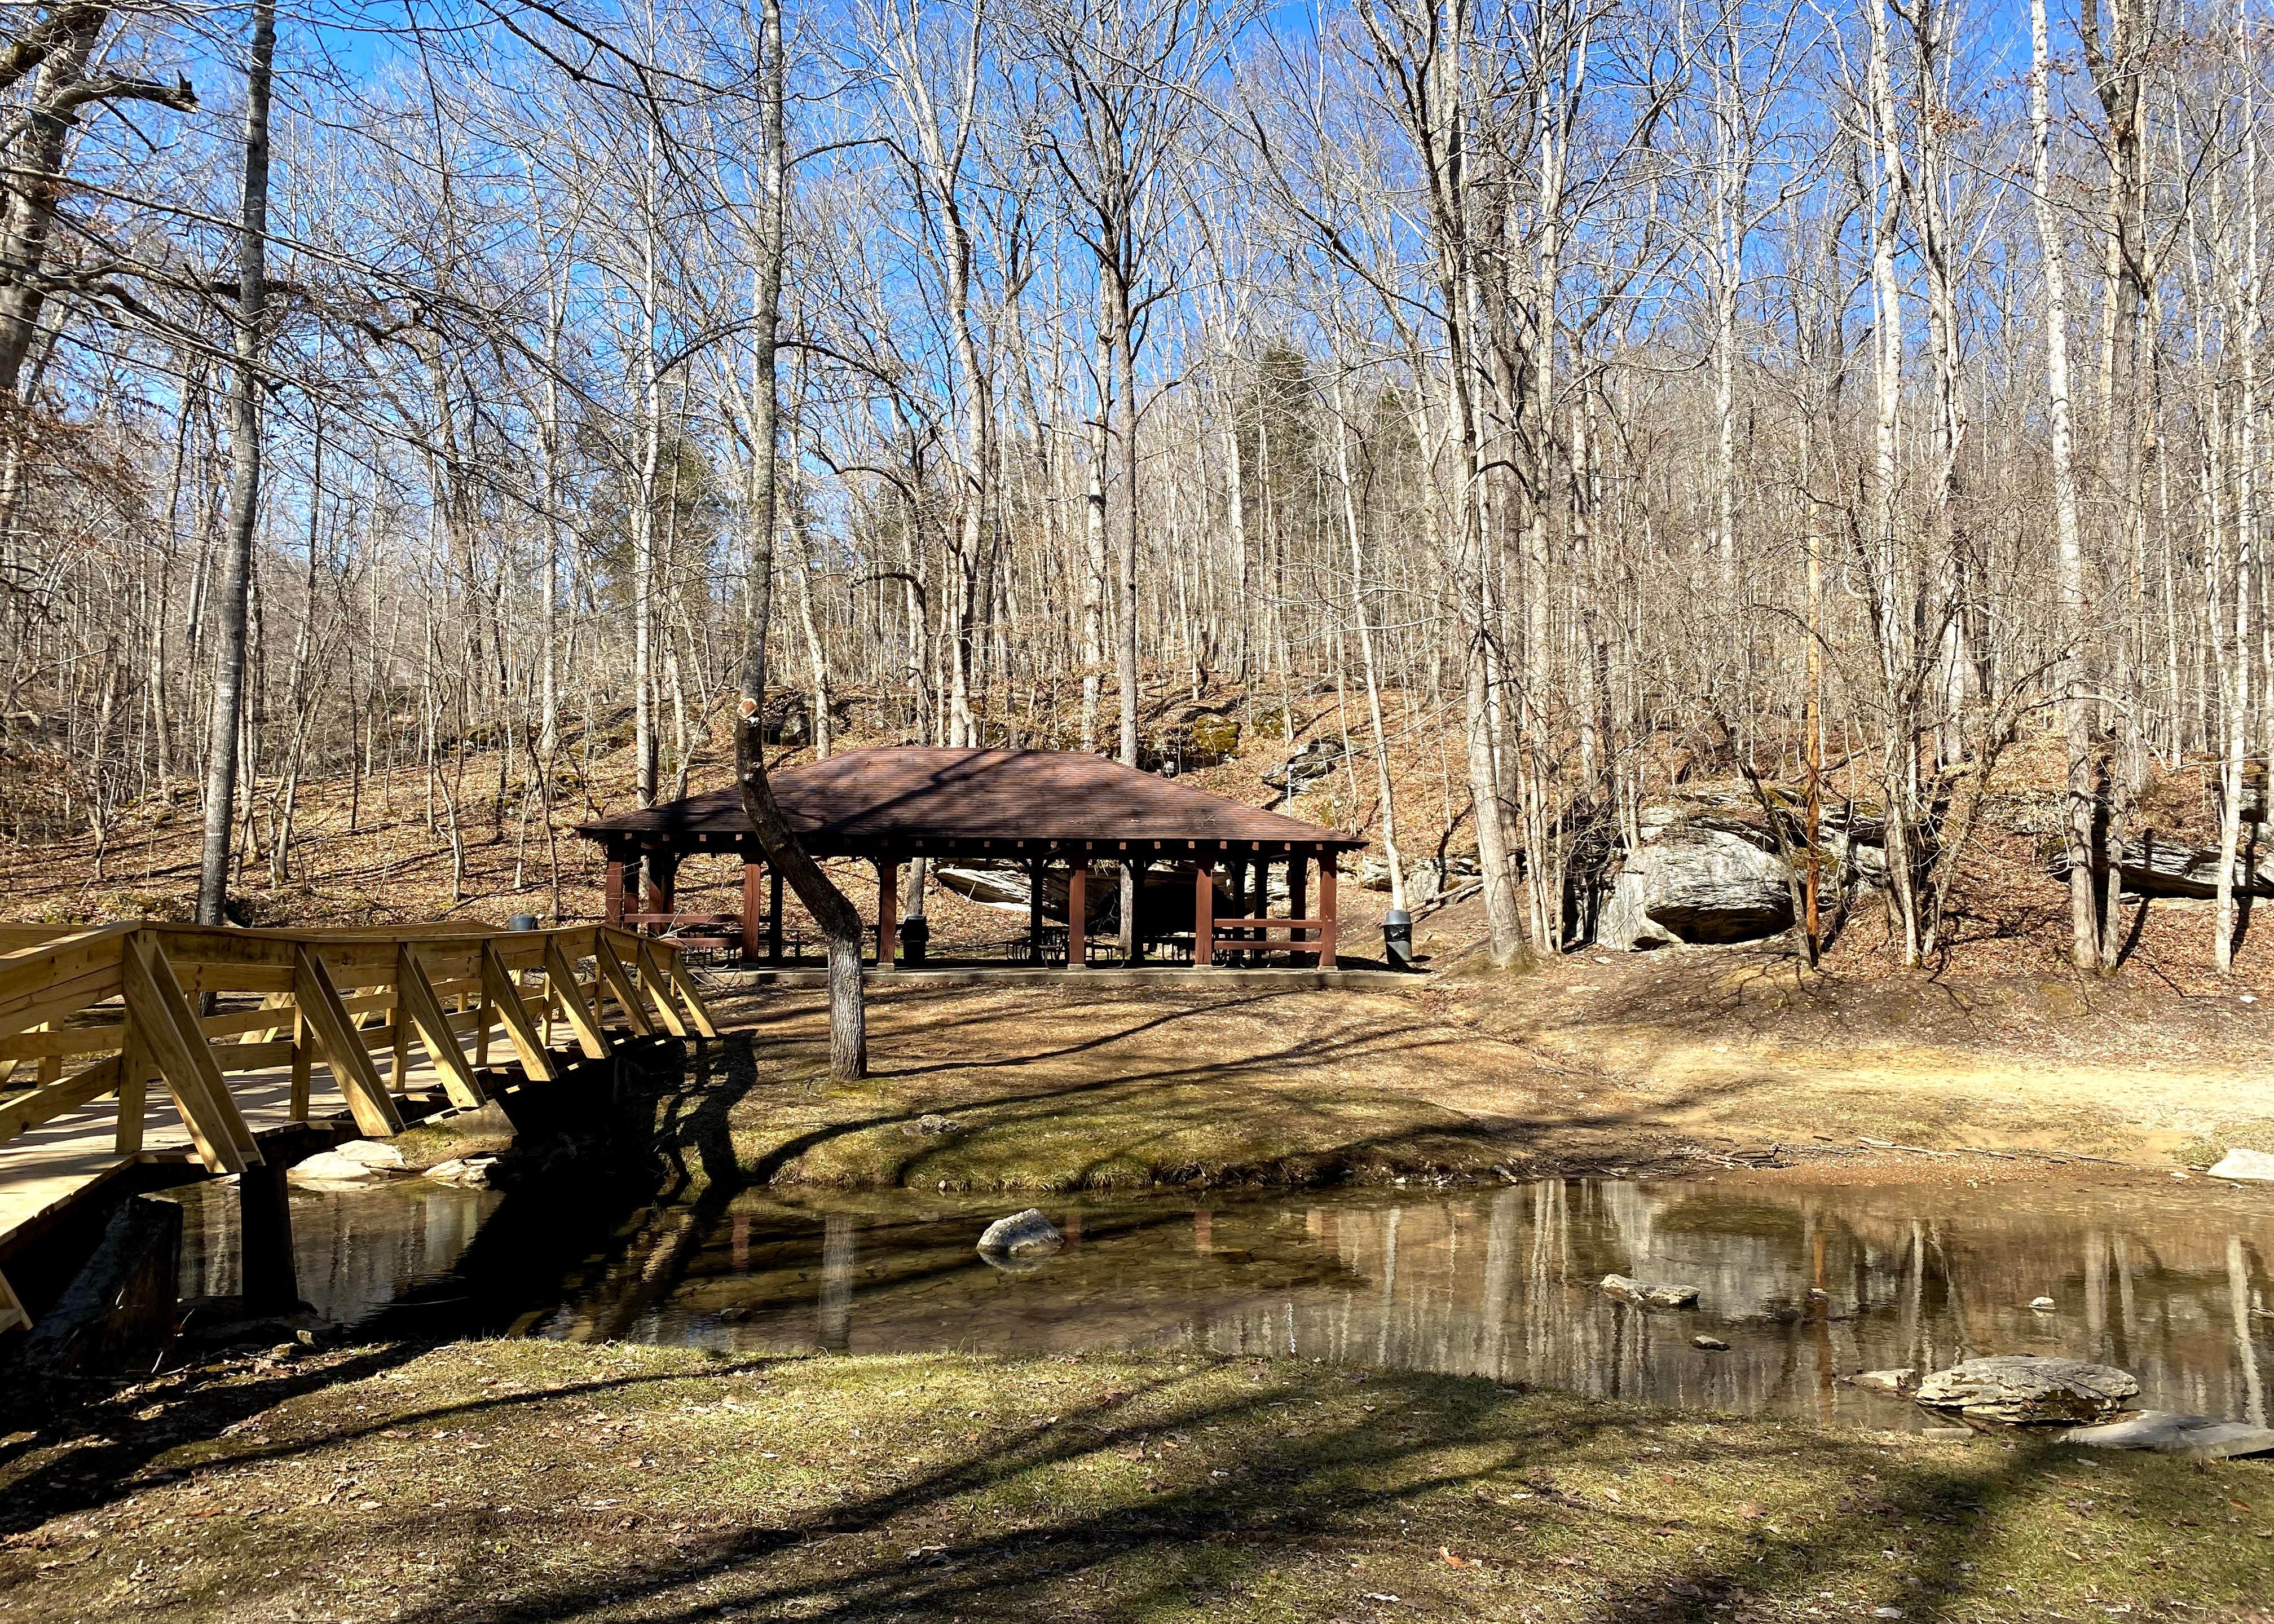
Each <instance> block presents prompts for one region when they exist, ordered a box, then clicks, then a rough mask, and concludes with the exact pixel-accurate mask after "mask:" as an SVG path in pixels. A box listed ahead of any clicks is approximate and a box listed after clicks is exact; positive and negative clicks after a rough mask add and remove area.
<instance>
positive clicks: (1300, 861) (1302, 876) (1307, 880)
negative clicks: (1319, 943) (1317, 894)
mask: <svg viewBox="0 0 2274 1624" xmlns="http://www.w3.org/2000/svg"><path fill="white" fill-rule="evenodd" d="M1310 916H1311V864H1310V860H1309V859H1308V858H1304V857H1290V858H1289V859H1288V860H1287V917H1288V918H1289V919H1308V918H1310ZM1302 934H1303V933H1302V932H1301V931H1300V930H1298V929H1293V928H1292V927H1290V928H1289V929H1288V932H1287V945H1288V947H1289V948H1290V949H1291V950H1293V951H1300V949H1301V946H1302V943H1301V941H1300V937H1301V936H1302ZM1293 951H1291V952H1290V954H1289V957H1290V959H1292V957H1293Z"/></svg>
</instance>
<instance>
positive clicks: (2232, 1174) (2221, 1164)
mask: <svg viewBox="0 0 2274 1624" xmlns="http://www.w3.org/2000/svg"><path fill="white" fill-rule="evenodd" d="M2210 1176H2211V1177H2213V1178H2251V1179H2265V1180H2267V1181H2269V1182H2274V1155H2269V1154H2267V1153H2266V1152H2264V1151H2263V1150H2230V1151H2228V1152H2227V1153H2226V1154H2225V1155H2224V1156H2221V1157H2220V1158H2219V1159H2218V1166H2217V1167H2214V1168H2213V1169H2211V1170H2210Z"/></svg>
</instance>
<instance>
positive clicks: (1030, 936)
mask: <svg viewBox="0 0 2274 1624" xmlns="http://www.w3.org/2000/svg"><path fill="white" fill-rule="evenodd" d="M1048 869H1049V861H1048V860H1047V859H1045V858H1041V857H1037V858H1035V860H1034V861H1032V862H1030V863H1028V865H1027V962H1028V964H1030V965H1032V966H1035V968H1036V969H1037V970H1039V969H1041V968H1042V967H1043V879H1044V877H1045V876H1046V875H1047V872H1048Z"/></svg>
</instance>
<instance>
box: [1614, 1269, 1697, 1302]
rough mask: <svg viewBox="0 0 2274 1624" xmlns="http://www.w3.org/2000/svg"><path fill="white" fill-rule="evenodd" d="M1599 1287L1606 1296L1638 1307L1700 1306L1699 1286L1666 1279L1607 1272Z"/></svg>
mask: <svg viewBox="0 0 2274 1624" xmlns="http://www.w3.org/2000/svg"><path fill="white" fill-rule="evenodd" d="M1598 1289H1600V1291H1601V1292H1602V1293H1603V1295H1604V1296H1606V1297H1616V1298H1618V1299H1619V1301H1620V1302H1622V1303H1632V1304H1634V1305H1635V1306H1636V1307H1638V1308H1695V1307H1697V1306H1698V1288H1697V1287H1695V1286H1675V1285H1668V1284H1667V1283H1666V1282H1664V1281H1657V1280H1630V1279H1628V1278H1627V1276H1625V1275H1624V1274H1606V1275H1604V1276H1603V1279H1602V1283H1601V1284H1600V1287H1599V1288H1598Z"/></svg>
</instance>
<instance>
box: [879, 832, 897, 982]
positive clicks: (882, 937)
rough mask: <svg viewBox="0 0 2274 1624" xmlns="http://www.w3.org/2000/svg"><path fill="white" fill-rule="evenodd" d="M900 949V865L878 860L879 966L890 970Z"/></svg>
mask: <svg viewBox="0 0 2274 1624" xmlns="http://www.w3.org/2000/svg"><path fill="white" fill-rule="evenodd" d="M899 957H900V864H899V862H897V861H893V860H892V859H889V858H884V857H880V858H878V859H877V968H878V969H879V970H889V969H891V968H892V966H893V961H894V960H895V959H898V958H899Z"/></svg>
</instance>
